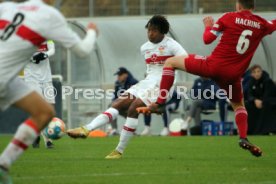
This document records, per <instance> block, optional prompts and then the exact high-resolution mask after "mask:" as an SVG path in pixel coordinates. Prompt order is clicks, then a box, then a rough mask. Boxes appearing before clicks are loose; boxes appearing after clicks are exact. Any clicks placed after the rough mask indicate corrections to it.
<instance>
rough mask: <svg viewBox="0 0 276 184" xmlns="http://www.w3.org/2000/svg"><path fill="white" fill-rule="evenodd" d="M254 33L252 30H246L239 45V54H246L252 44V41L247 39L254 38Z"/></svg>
mask: <svg viewBox="0 0 276 184" xmlns="http://www.w3.org/2000/svg"><path fill="white" fill-rule="evenodd" d="M252 34H253V32H252V31H250V30H244V31H243V32H242V34H241V36H240V38H239V41H238V45H237V48H236V50H237V52H238V53H239V54H244V53H245V52H246V51H247V49H248V47H249V44H250V40H249V39H248V38H246V37H247V36H252Z"/></svg>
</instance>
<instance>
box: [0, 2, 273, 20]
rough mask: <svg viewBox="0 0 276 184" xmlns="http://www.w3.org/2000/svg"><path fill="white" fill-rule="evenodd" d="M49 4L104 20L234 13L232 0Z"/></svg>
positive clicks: (264, 5) (268, 5)
mask: <svg viewBox="0 0 276 184" xmlns="http://www.w3.org/2000/svg"><path fill="white" fill-rule="evenodd" d="M1 1H5V0H0V2H1ZM6 1H8V0H6ZM256 4H257V8H256V11H276V1H275V0H258V1H257V2H256ZM52 5H53V6H55V7H56V8H57V9H59V10H60V11H61V12H62V13H63V14H64V15H65V16H66V17H90V16H96V17H98V16H100V17H103V16H133V15H153V14H198V13H222V12H226V11H233V9H234V6H235V0H53V1H52Z"/></svg>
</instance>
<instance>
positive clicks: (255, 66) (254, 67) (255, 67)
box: [250, 64, 263, 72]
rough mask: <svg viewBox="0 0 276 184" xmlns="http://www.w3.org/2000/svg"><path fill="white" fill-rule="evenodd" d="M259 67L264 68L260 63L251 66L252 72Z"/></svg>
mask: <svg viewBox="0 0 276 184" xmlns="http://www.w3.org/2000/svg"><path fill="white" fill-rule="evenodd" d="M257 68H259V69H261V70H263V69H262V67H261V66H260V65H257V64H256V65H253V66H251V68H250V72H253V71H254V70H256V69H257Z"/></svg>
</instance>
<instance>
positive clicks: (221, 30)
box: [137, 0, 276, 156]
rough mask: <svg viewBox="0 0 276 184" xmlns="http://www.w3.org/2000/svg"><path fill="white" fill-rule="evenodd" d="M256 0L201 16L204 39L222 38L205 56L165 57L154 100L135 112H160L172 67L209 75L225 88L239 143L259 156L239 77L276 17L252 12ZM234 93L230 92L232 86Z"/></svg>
mask: <svg viewBox="0 0 276 184" xmlns="http://www.w3.org/2000/svg"><path fill="white" fill-rule="evenodd" d="M254 8H255V0H237V2H236V12H230V13H225V14H224V15H223V16H222V17H221V18H220V19H219V20H218V21H217V22H216V23H214V19H213V18H212V17H210V16H209V17H206V18H204V19H203V22H204V25H205V32H204V34H203V40H204V43H205V44H210V43H212V42H213V41H214V40H216V38H217V37H218V36H219V35H220V34H222V36H221V40H220V42H219V43H218V45H217V47H216V48H215V49H214V51H213V52H212V54H211V55H210V56H207V57H202V56H198V55H186V56H175V57H172V58H169V59H167V60H166V63H165V65H164V68H163V75H162V80H161V84H160V91H161V92H160V94H159V98H158V99H157V101H156V103H153V104H151V105H150V106H149V107H144V108H138V109H137V111H138V112H142V113H149V112H158V111H159V112H160V111H162V107H163V105H164V104H165V101H166V99H165V98H166V97H165V96H166V94H167V93H166V91H168V90H169V89H170V88H171V86H172V84H173V81H174V70H175V69H178V70H183V71H187V72H189V73H192V74H195V75H200V76H203V77H209V78H212V79H213V80H214V81H215V82H217V84H218V85H219V86H220V88H222V89H225V90H226V92H227V96H228V98H229V99H230V101H231V105H232V107H233V109H234V111H235V120H236V124H237V127H238V131H239V135H240V141H239V145H240V147H242V148H244V149H247V150H249V151H250V152H251V153H252V154H253V155H255V156H261V155H262V151H261V149H260V148H259V147H257V146H255V145H253V144H252V143H250V142H249V141H248V139H247V111H246V109H245V106H244V102H243V92H242V86H241V78H242V75H243V74H244V73H245V71H246V69H247V68H248V66H249V64H250V62H251V59H252V57H253V55H254V53H255V51H256V49H257V47H258V45H259V43H260V42H261V40H262V38H263V37H264V36H266V35H269V34H272V33H273V32H274V31H275V30H276V19H275V20H273V21H267V20H265V19H263V18H262V17H260V16H257V15H254V14H253V13H252V11H253V9H254ZM230 86H231V87H232V90H233V94H231V90H230V89H231V88H230Z"/></svg>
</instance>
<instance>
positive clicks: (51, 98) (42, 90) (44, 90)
mask: <svg viewBox="0 0 276 184" xmlns="http://www.w3.org/2000/svg"><path fill="white" fill-rule="evenodd" d="M25 82H26V83H27V85H29V87H30V88H32V89H34V90H35V91H36V92H38V93H39V94H40V95H41V96H42V97H43V98H44V99H45V100H46V102H48V103H50V104H55V96H56V90H55V88H54V86H53V83H52V82H44V83H40V82H35V81H25Z"/></svg>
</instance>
